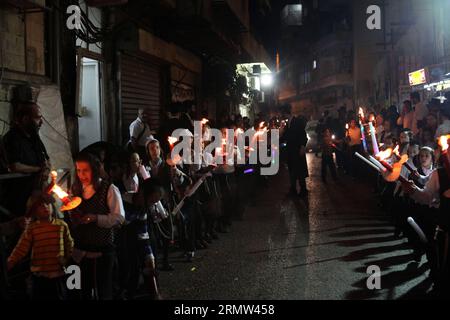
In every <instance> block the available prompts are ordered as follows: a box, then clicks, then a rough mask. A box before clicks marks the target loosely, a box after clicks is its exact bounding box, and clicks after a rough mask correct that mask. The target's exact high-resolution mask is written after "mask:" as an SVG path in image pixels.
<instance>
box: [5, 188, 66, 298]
mask: <svg viewBox="0 0 450 320" xmlns="http://www.w3.org/2000/svg"><path fill="white" fill-rule="evenodd" d="M52 209H53V207H52V206H51V205H50V204H49V201H48V199H47V198H45V197H44V196H38V197H37V198H36V199H35V200H34V201H33V202H32V205H31V208H30V211H29V212H30V214H31V215H32V216H33V217H34V218H35V221H34V222H32V223H31V224H30V225H29V226H27V228H26V229H25V230H24V232H23V233H22V236H21V237H20V239H19V242H18V243H17V245H16V247H15V248H14V250H13V252H12V253H11V255H10V256H9V258H8V270H11V269H12V268H14V266H15V265H16V264H17V263H19V262H20V261H21V260H23V259H24V258H25V257H26V256H27V255H28V253H29V251H30V249H31V272H32V299H33V300H62V299H64V291H65V281H64V279H65V272H64V267H65V265H66V264H67V261H68V260H69V258H70V257H71V255H72V250H73V240H72V237H71V236H70V232H69V227H68V226H67V224H66V223H65V222H64V221H62V220H59V219H55V218H53V214H52V213H53V210H52Z"/></svg>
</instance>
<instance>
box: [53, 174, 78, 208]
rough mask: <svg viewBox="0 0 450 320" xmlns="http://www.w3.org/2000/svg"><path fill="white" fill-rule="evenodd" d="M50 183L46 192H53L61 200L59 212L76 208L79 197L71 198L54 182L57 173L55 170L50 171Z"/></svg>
mask: <svg viewBox="0 0 450 320" xmlns="http://www.w3.org/2000/svg"><path fill="white" fill-rule="evenodd" d="M51 177H52V183H51V184H50V186H49V188H48V191H47V192H48V194H52V193H54V194H55V195H56V196H57V197H58V198H59V199H60V200H61V201H62V202H63V205H62V206H61V208H60V210H61V212H65V211H70V210H73V209H75V208H77V207H78V206H79V205H80V204H81V201H82V200H81V198H79V197H73V198H71V197H70V196H69V194H68V193H67V192H65V191H64V190H63V189H62V188H61V187H60V186H58V185H57V184H56V178H57V177H58V173H57V172H56V171H52V172H51Z"/></svg>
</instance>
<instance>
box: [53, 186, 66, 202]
mask: <svg viewBox="0 0 450 320" xmlns="http://www.w3.org/2000/svg"><path fill="white" fill-rule="evenodd" d="M52 192H53V193H54V194H56V196H57V197H58V198H60V199H61V200H64V199H67V198H68V197H69V194H68V193H67V192H65V191H64V190H63V189H62V188H61V187H60V186H58V185H56V184H55V185H54V186H53V189H52Z"/></svg>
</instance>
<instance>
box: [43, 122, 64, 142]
mask: <svg viewBox="0 0 450 320" xmlns="http://www.w3.org/2000/svg"><path fill="white" fill-rule="evenodd" d="M42 119H43V120H44V122H45V123H46V124H47V125H48V126H49V127H50V128H51V129H52V130H53V131H55V132H56V133H57V134H58V135H59V136H60V137H62V138H63V139H64V140H66V141H67V142H69V143H70V140H69V139H68V138H67V137H66V136H64V135H63V134H62V133H60V132H59V131H58V130H56V129H55V127H53V126H52V125H51V124H50V122H49V121H48V120H47V119H46V118H45V117H44V116H42Z"/></svg>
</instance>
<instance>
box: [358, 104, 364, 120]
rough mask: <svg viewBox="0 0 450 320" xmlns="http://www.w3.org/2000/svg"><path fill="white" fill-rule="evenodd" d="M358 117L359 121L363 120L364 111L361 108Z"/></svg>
mask: <svg viewBox="0 0 450 320" xmlns="http://www.w3.org/2000/svg"><path fill="white" fill-rule="evenodd" d="M359 117H360V118H361V119H364V110H363V108H361V107H360V108H359Z"/></svg>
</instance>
